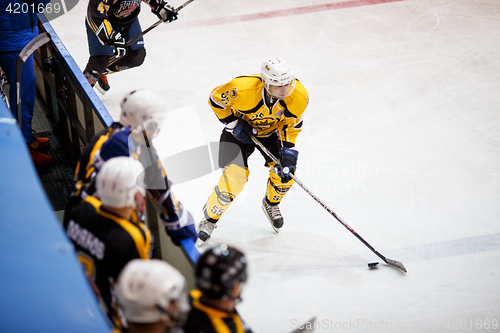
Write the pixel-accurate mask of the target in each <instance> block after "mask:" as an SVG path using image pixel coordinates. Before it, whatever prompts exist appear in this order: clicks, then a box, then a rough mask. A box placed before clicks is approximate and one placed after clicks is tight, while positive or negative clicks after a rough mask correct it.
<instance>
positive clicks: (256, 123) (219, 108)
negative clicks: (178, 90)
mask: <svg viewBox="0 0 500 333" xmlns="http://www.w3.org/2000/svg"><path fill="white" fill-rule="evenodd" d="M295 80H296V82H295V89H294V91H293V93H292V94H291V95H290V96H288V97H286V98H285V99H283V100H278V99H273V100H271V101H269V99H267V100H266V97H265V89H264V86H263V83H262V77H261V76H260V74H255V75H248V76H240V77H236V78H234V79H233V80H231V81H230V82H228V83H226V84H223V85H221V86H219V87H217V88H215V89H214V90H212V93H211V94H210V99H209V104H210V106H211V107H212V109H213V111H214V112H215V114H216V115H217V117H218V118H219V120H220V121H221V122H222V123H224V124H227V123H229V122H231V121H233V120H235V119H237V118H241V119H244V120H245V121H247V122H248V123H249V124H251V125H252V127H253V128H255V129H257V136H258V137H267V136H269V135H271V134H272V133H274V132H277V133H278V137H279V139H280V140H281V141H283V142H289V143H291V144H292V145H295V139H296V137H297V135H298V134H299V132H300V131H301V130H302V114H303V113H304V110H305V109H306V107H307V104H308V101H309V97H308V94H307V91H306V89H305V88H304V86H303V85H302V84H301V83H300V82H299V81H298V80H297V79H295Z"/></svg>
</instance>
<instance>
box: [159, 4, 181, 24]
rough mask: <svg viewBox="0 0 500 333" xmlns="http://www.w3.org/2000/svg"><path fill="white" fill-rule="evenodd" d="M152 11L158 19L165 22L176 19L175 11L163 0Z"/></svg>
mask: <svg viewBox="0 0 500 333" xmlns="http://www.w3.org/2000/svg"><path fill="white" fill-rule="evenodd" d="M153 13H155V14H156V16H158V18H159V19H160V20H163V21H165V22H169V23H170V22H172V21H175V20H177V12H176V11H175V9H174V8H173V7H171V6H170V5H169V4H168V3H166V2H165V1H162V2H161V3H160V5H159V6H158V8H156V10H155V11H154V12H153Z"/></svg>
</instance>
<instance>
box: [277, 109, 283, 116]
mask: <svg viewBox="0 0 500 333" xmlns="http://www.w3.org/2000/svg"><path fill="white" fill-rule="evenodd" d="M283 112H285V111H284V110H279V111H278V112H276V113H275V114H274V115H275V116H281V115H282V114H283Z"/></svg>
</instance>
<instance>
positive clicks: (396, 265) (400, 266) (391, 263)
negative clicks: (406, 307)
mask: <svg viewBox="0 0 500 333" xmlns="http://www.w3.org/2000/svg"><path fill="white" fill-rule="evenodd" d="M251 138H252V141H253V142H254V143H255V144H256V145H257V146H258V147H259V148H260V149H261V150H262V151H263V152H264V153H265V154H266V155H267V156H269V158H271V159H272V160H273V161H274V163H276V165H278V166H281V163H280V161H279V160H278V159H277V158H276V157H275V156H274V155H273V154H272V153H271V152H270V151H269V150H268V149H267V148H266V147H265V146H264V145H263V144H262V143H261V142H260V141H259V140H258V139H257V138H256V137H255V136H253V135H252V136H251ZM290 177H292V179H293V180H294V181H295V182H296V183H297V184H298V185H299V186H300V187H302V189H303V190H304V191H306V192H307V194H309V195H310V196H311V197H312V198H313V199H314V200H316V202H317V203H319V204H320V205H321V206H322V207H323V208H324V209H326V211H327V212H328V213H330V214H331V215H332V216H333V217H334V218H335V219H336V220H337V221H339V222H340V223H341V224H342V225H343V226H344V227H346V228H347V230H349V231H350V232H351V233H352V234H353V235H354V236H356V237H357V238H358V239H359V240H360V241H361V242H362V243H363V244H365V245H366V247H368V248H369V249H370V250H371V251H372V252H373V253H375V254H376V255H377V256H378V257H379V258H380V259H382V260H383V261H384V262H385V263H386V264H387V265H389V266H391V267H393V268H396V269H398V270H400V271H401V272H404V273H406V272H407V271H406V268H405V266H404V265H403V264H402V263H401V262H399V261H396V260H392V259H389V258H386V257H384V256H383V255H382V254H380V253H379V252H378V251H376V250H375V249H374V248H373V246H371V245H370V244H369V243H368V242H367V241H365V240H364V239H363V237H361V236H360V235H359V234H358V233H357V232H356V231H354V229H353V228H351V227H350V226H349V225H348V224H347V223H346V222H344V220H342V219H341V218H340V217H339V216H338V215H337V214H335V212H334V211H333V210H331V209H330V207H328V206H327V205H326V204H325V203H324V202H323V201H321V200H320V199H319V198H318V197H317V196H316V195H315V194H314V193H312V192H311V190H309V189H308V188H307V187H306V186H305V185H304V183H302V182H301V181H300V180H299V179H298V178H297V177H296V176H295V175H294V174H292V173H291V174H290Z"/></svg>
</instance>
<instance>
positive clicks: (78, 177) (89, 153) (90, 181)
mask: <svg viewBox="0 0 500 333" xmlns="http://www.w3.org/2000/svg"><path fill="white" fill-rule="evenodd" d="M121 129H122V125H121V124H120V123H113V124H112V125H111V126H110V127H109V128H107V129H104V130H102V131H101V132H99V133H97V134H96V135H94V136H93V137H92V139H90V141H89V142H87V145H86V146H85V149H84V150H83V152H82V156H81V157H80V160H79V161H78V163H77V164H76V169H75V193H74V195H76V196H80V195H81V194H82V191H84V192H85V193H86V194H88V195H93V194H94V192H95V185H94V179H95V166H94V157H95V156H96V153H97V152H98V151H99V150H101V147H102V145H103V144H104V142H106V141H107V140H108V139H109V138H110V136H111V135H113V133H115V132H116V131H119V130H121ZM84 196H85V195H84Z"/></svg>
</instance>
